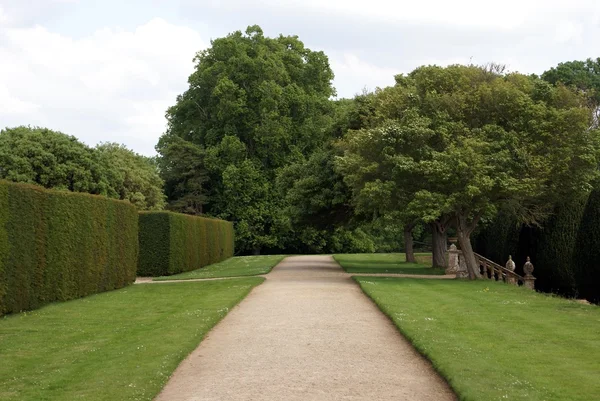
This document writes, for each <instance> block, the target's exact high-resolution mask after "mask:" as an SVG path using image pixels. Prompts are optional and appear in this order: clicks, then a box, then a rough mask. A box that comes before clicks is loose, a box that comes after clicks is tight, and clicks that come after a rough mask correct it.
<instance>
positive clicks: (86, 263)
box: [0, 181, 138, 315]
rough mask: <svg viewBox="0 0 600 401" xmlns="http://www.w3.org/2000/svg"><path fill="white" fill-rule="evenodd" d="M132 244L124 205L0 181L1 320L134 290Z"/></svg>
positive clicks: (133, 217)
mask: <svg viewBox="0 0 600 401" xmlns="http://www.w3.org/2000/svg"><path fill="white" fill-rule="evenodd" d="M137 237H138V225H137V211H136V209H135V207H134V206H133V205H131V204H129V203H127V202H123V201H117V200H112V199H108V198H105V197H100V196H94V195H88V194H81V193H72V192H62V191H52V190H46V189H43V188H41V187H37V186H33V185H26V184H15V183H9V182H6V181H0V315H2V314H6V313H12V312H19V311H23V310H29V309H33V308H37V307H39V306H41V305H43V304H46V303H48V302H53V301H65V300H68V299H73V298H79V297H83V296H86V295H90V294H94V293H98V292H102V291H108V290H113V289H116V288H121V287H124V286H126V285H128V284H131V283H132V282H133V281H134V280H135V273H136V266H137V258H138V238H137Z"/></svg>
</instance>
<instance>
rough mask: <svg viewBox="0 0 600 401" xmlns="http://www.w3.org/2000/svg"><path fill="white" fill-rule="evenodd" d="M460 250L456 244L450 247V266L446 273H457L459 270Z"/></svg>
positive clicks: (448, 252)
mask: <svg viewBox="0 0 600 401" xmlns="http://www.w3.org/2000/svg"><path fill="white" fill-rule="evenodd" d="M458 252H459V251H458V249H456V245H454V244H452V245H450V248H448V251H447V254H448V268H447V269H446V274H455V273H456V271H457V270H458Z"/></svg>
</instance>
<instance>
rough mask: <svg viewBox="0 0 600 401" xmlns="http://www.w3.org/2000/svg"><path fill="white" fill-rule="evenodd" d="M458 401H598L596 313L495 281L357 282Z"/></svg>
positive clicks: (599, 311) (599, 331) (599, 318)
mask: <svg viewBox="0 0 600 401" xmlns="http://www.w3.org/2000/svg"><path fill="white" fill-rule="evenodd" d="M356 281H357V282H358V283H359V284H360V286H361V287H362V289H363V290H364V291H365V293H367V294H368V295H369V296H370V297H371V298H372V299H373V300H374V301H375V302H376V303H377V305H378V306H379V307H380V308H381V310H382V311H383V312H384V313H386V314H387V315H388V316H389V317H390V318H391V319H392V320H393V322H394V323H395V324H396V326H398V328H399V329H400V331H401V332H402V333H403V334H404V335H405V336H406V337H407V338H408V339H409V340H410V341H411V342H412V343H413V344H414V345H415V347H416V348H417V349H418V350H419V351H420V352H421V353H422V354H424V355H425V356H426V357H427V358H429V359H430V360H431V361H432V363H433V365H434V366H435V368H436V369H437V370H438V371H439V372H440V373H441V374H442V376H444V377H445V378H446V379H447V380H448V382H449V383H450V385H451V386H452V387H453V388H454V390H455V391H456V392H457V394H459V397H460V399H461V400H470V401H487V400H528V401H591V400H599V399H600V308H599V307H597V306H590V305H581V304H578V303H576V302H574V301H569V300H566V299H562V298H558V297H551V296H547V295H543V294H538V293H535V292H533V291H530V290H527V289H524V288H519V287H515V286H511V285H507V284H503V283H496V282H485V281H476V282H465V281H454V280H452V281H446V280H424V279H421V280H418V279H400V278H381V277H362V278H361V277H357V278H356Z"/></svg>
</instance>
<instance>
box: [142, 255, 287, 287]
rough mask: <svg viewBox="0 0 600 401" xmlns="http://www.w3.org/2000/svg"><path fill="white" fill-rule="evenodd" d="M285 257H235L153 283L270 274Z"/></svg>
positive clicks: (161, 278)
mask: <svg viewBox="0 0 600 401" xmlns="http://www.w3.org/2000/svg"><path fill="white" fill-rule="evenodd" d="M283 258H285V255H260V256H235V257H233V258H229V259H227V260H224V261H222V262H219V263H215V264H212V265H209V266H205V267H203V268H202V269H197V270H192V271H189V272H185V273H181V274H175V275H173V276H162V277H156V278H154V279H153V281H164V280H193V279H197V278H219V277H243V276H257V275H259V274H267V273H269V272H270V271H271V270H272V269H273V267H275V265H277V264H278V263H279V262H281V261H282V260H283Z"/></svg>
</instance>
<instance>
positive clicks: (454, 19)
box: [218, 0, 600, 29]
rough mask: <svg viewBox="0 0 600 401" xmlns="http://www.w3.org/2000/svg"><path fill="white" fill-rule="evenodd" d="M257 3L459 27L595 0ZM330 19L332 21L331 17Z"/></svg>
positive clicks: (228, 1) (540, 14)
mask: <svg viewBox="0 0 600 401" xmlns="http://www.w3.org/2000/svg"><path fill="white" fill-rule="evenodd" d="M256 3H257V2H249V1H246V0H224V1H221V2H219V3H218V4H219V7H227V8H229V9H232V10H233V9H236V8H239V7H248V8H253V7H256ZM259 3H260V4H261V6H268V7H278V8H290V9H295V10H307V9H312V10H315V11H317V12H328V13H331V14H332V15H338V16H339V15H354V16H360V17H361V18H365V19H376V20H381V21H397V22H415V23H441V24H447V25H456V26H459V27H466V26H470V27H487V28H501V29H513V28H516V27H518V26H522V25H524V24H525V23H527V22H529V21H532V20H544V19H547V18H548V16H550V15H562V14H563V13H566V12H571V11H573V10H577V9H579V10H585V11H586V12H590V13H592V12H595V11H596V12H597V11H598V10H599V9H600V5H599V4H598V2H597V1H596V0H570V1H564V0H545V1H541V0H504V1H503V2H502V3H494V4H492V3H488V2H482V1H480V0H455V1H447V0H427V1H398V0H369V1H367V2H365V1H364V0H327V1H323V0H262V1H260V2H259ZM332 22H333V21H332Z"/></svg>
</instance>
